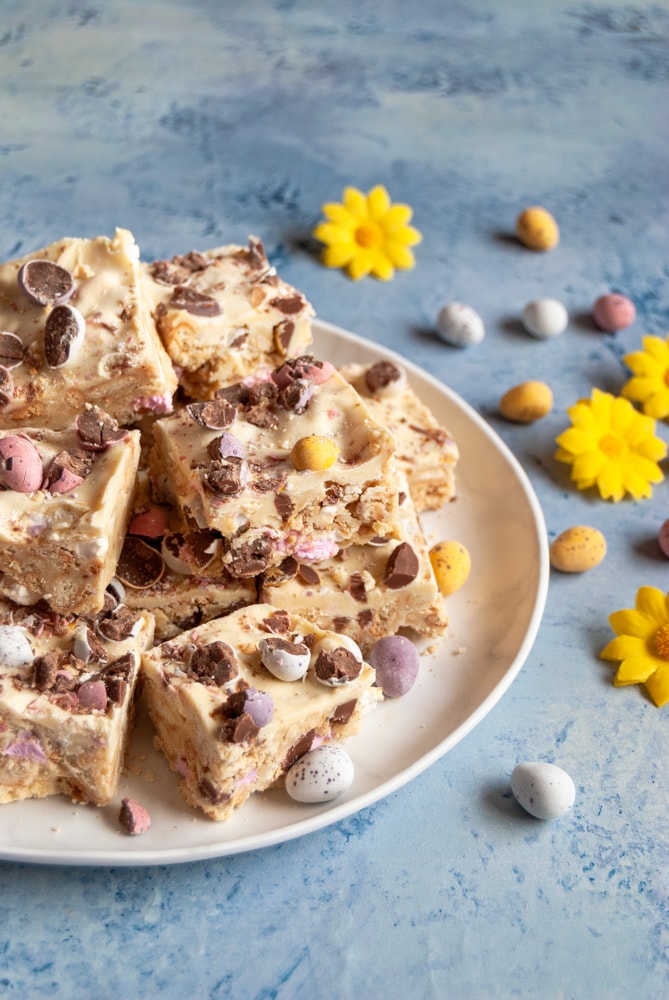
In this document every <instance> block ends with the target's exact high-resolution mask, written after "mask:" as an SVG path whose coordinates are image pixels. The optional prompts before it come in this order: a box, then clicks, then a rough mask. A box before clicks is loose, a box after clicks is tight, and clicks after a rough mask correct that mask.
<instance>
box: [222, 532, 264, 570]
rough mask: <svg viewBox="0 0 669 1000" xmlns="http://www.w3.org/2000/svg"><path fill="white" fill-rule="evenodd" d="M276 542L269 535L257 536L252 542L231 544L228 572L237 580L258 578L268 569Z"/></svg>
mask: <svg viewBox="0 0 669 1000" xmlns="http://www.w3.org/2000/svg"><path fill="white" fill-rule="evenodd" d="M273 548H274V542H273V541H272V539H271V538H270V537H269V536H268V535H256V536H255V537H254V538H252V539H251V540H250V541H235V542H232V543H230V546H229V554H230V560H229V562H228V570H229V571H230V574H231V575H232V576H234V577H235V578H239V577H247V576H257V575H258V573H262V572H263V570H266V569H267V566H268V564H269V561H270V559H271V558H272V550H273Z"/></svg>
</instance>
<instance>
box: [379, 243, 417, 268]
mask: <svg viewBox="0 0 669 1000" xmlns="http://www.w3.org/2000/svg"><path fill="white" fill-rule="evenodd" d="M385 251H386V253H387V254H388V257H389V258H390V260H391V261H392V262H393V264H394V265H395V267H398V268H400V270H402V271H410V270H411V268H412V267H414V265H415V263H416V258H415V257H414V255H413V253H412V252H411V250H409V248H408V247H403V246H400V245H399V243H386V246H385Z"/></svg>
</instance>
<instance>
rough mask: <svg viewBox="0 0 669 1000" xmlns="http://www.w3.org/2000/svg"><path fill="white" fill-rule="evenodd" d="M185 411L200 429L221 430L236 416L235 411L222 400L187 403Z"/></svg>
mask: <svg viewBox="0 0 669 1000" xmlns="http://www.w3.org/2000/svg"><path fill="white" fill-rule="evenodd" d="M186 410H187V411H188V413H189V414H190V416H191V417H192V418H193V420H195V422H196V423H198V424H199V425H200V427H209V428H211V429H212V430H223V428H224V427H228V425H229V424H231V423H232V421H233V420H234V419H235V417H236V416H237V410H236V408H235V407H234V406H231V405H230V403H228V402H226V400H224V399H220V398H219V399H210V400H209V401H208V402H206V403H189V404H188V406H187V407H186Z"/></svg>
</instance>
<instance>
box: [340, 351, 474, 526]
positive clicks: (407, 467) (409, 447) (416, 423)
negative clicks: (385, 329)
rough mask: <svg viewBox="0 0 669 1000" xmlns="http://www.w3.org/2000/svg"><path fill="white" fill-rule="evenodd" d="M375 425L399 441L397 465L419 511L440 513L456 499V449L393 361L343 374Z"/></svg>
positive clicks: (346, 369) (347, 367)
mask: <svg viewBox="0 0 669 1000" xmlns="http://www.w3.org/2000/svg"><path fill="white" fill-rule="evenodd" d="M339 371H340V373H341V374H342V375H343V376H344V378H345V379H346V380H347V381H348V382H350V383H351V385H353V386H354V387H355V389H357V391H358V392H359V393H360V395H361V397H362V398H363V399H364V401H365V403H366V404H367V405H368V406H369V408H370V410H371V411H372V413H373V414H374V416H375V417H376V419H377V420H379V421H380V422H381V423H382V424H385V426H386V427H388V429H389V430H391V431H392V433H393V434H394V435H395V438H396V440H397V452H396V455H395V457H396V461H397V464H398V466H399V467H400V468H401V469H402V471H403V472H404V473H405V475H406V477H407V480H408V482H409V489H410V491H411V498H412V500H413V502H414V506H415V507H416V510H417V511H422V510H437V509H438V508H439V507H441V506H442V504H444V503H446V502H447V501H449V500H452V499H453V498H454V497H455V492H456V477H455V474H456V466H457V462H458V458H459V452H458V447H457V445H456V443H455V441H454V440H453V438H452V437H451V435H450V433H449V432H448V431H447V430H446V429H445V428H444V427H442V426H440V424H439V423H438V422H437V420H436V418H435V416H434V414H433V413H432V412H431V410H430V409H429V407H427V406H426V405H425V403H423V402H422V400H421V399H419V397H418V395H417V394H416V393H415V392H414V390H413V389H412V387H411V385H410V384H409V382H408V381H407V377H406V372H405V371H404V370H403V369H402V368H401V366H399V365H396V364H394V363H393V362H392V361H377V362H376V363H375V364H372V365H361V364H356V363H352V364H348V365H344V366H342V367H341V368H340V369H339Z"/></svg>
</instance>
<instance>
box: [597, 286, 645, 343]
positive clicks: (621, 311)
mask: <svg viewBox="0 0 669 1000" xmlns="http://www.w3.org/2000/svg"><path fill="white" fill-rule="evenodd" d="M592 318H593V319H594V321H595V323H596V324H597V326H598V327H599V328H600V330H607V331H608V332H609V333H615V332H616V331H617V330H624V329H625V327H627V326H631V325H632V323H633V322H634V320H635V318H636V308H635V306H634V303H633V302H632V300H631V299H628V298H627V296H626V295H620V294H619V293H618V292H610V293H609V294H608V295H600V297H599V298H598V299H597V301H596V302H595V304H594V306H593V307H592Z"/></svg>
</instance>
